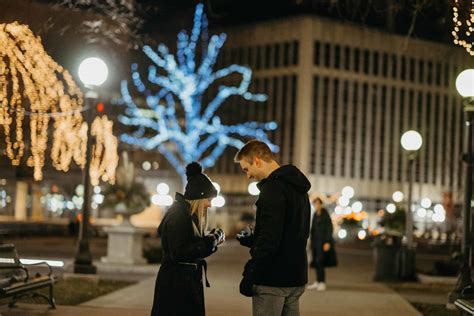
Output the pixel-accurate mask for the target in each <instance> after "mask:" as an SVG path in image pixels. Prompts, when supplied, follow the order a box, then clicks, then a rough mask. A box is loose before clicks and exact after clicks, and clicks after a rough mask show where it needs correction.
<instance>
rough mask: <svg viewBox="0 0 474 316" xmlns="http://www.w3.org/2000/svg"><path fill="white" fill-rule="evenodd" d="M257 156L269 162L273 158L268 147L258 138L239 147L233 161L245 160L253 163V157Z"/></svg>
mask: <svg viewBox="0 0 474 316" xmlns="http://www.w3.org/2000/svg"><path fill="white" fill-rule="evenodd" d="M255 157H258V158H260V159H262V160H263V161H265V162H271V161H272V160H274V159H275V158H274V156H273V153H272V151H271V150H270V147H268V145H267V144H265V143H264V142H262V141H260V140H256V139H254V140H251V141H249V142H247V143H246V144H245V145H244V147H242V148H240V150H239V151H238V152H237V154H236V155H235V157H234V162H239V161H241V160H245V161H247V162H248V163H250V164H253V159H254V158H255Z"/></svg>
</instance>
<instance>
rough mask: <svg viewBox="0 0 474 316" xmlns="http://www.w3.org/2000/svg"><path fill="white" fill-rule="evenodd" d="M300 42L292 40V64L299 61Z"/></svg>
mask: <svg viewBox="0 0 474 316" xmlns="http://www.w3.org/2000/svg"><path fill="white" fill-rule="evenodd" d="M299 47H300V43H299V42H298V41H293V65H294V66H296V65H298V63H299V53H300V49H299Z"/></svg>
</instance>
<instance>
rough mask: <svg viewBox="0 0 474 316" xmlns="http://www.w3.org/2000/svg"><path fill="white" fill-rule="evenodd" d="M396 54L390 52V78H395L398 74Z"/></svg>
mask: <svg viewBox="0 0 474 316" xmlns="http://www.w3.org/2000/svg"><path fill="white" fill-rule="evenodd" d="M397 67H398V65H397V55H395V54H392V78H393V79H396V78H397V76H398V74H397Z"/></svg>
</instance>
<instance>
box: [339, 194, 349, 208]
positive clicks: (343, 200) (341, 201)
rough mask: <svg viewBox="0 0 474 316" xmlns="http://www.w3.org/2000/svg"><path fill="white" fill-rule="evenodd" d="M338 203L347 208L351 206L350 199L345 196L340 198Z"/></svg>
mask: <svg viewBox="0 0 474 316" xmlns="http://www.w3.org/2000/svg"><path fill="white" fill-rule="evenodd" d="M337 201H338V203H339V205H341V206H344V207H345V206H347V205H349V198H348V197H347V196H345V195H343V196H341V197H339V199H338V200H337Z"/></svg>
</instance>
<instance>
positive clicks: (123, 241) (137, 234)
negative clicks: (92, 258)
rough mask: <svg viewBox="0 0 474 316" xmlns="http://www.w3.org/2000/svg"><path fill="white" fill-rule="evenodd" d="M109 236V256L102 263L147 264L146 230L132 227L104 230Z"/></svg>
mask: <svg viewBox="0 0 474 316" xmlns="http://www.w3.org/2000/svg"><path fill="white" fill-rule="evenodd" d="M104 231H105V232H106V233H107V235H108V240H107V256H106V257H102V258H101V261H102V262H105V263H113V264H130V265H134V264H145V263H146V260H145V258H143V235H144V234H145V233H147V230H146V229H142V228H137V227H133V226H132V225H131V224H130V225H119V226H112V227H106V228H104Z"/></svg>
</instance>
